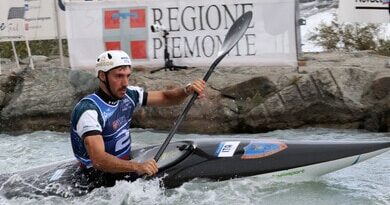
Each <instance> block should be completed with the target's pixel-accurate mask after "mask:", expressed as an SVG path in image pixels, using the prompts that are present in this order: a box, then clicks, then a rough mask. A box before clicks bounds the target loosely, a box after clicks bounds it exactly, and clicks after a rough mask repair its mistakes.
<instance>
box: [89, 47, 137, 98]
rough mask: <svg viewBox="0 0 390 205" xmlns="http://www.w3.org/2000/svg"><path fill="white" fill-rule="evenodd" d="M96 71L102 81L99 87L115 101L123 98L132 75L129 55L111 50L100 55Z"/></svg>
mask: <svg viewBox="0 0 390 205" xmlns="http://www.w3.org/2000/svg"><path fill="white" fill-rule="evenodd" d="M95 71H96V76H97V77H98V78H99V80H100V83H99V86H100V88H101V89H102V90H103V91H104V92H105V93H106V94H108V95H110V96H111V97H112V98H113V99H115V100H118V99H121V98H123V96H124V95H125V94H126V88H127V86H128V85H129V77H130V74H131V59H130V57H129V56H128V55H127V53H125V52H124V51H120V50H109V51H106V52H104V53H102V54H100V55H99V56H98V58H97V60H96V68H95Z"/></svg>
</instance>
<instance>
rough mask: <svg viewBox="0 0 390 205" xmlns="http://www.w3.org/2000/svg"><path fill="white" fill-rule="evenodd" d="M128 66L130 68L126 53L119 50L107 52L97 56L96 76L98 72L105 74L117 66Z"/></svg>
mask: <svg viewBox="0 0 390 205" xmlns="http://www.w3.org/2000/svg"><path fill="white" fill-rule="evenodd" d="M123 65H128V66H131V59H130V57H129V55H127V53H126V52H124V51H120V50H109V51H106V52H104V53H102V54H100V55H99V57H98V58H97V60H96V67H95V71H96V76H98V75H99V71H100V70H101V71H103V72H107V71H109V70H111V69H113V68H116V67H118V66H123Z"/></svg>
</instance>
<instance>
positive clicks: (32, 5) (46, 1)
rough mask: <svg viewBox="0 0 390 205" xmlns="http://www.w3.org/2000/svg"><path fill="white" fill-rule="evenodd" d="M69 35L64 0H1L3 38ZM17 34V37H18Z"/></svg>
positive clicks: (1, 30)
mask: <svg viewBox="0 0 390 205" xmlns="http://www.w3.org/2000/svg"><path fill="white" fill-rule="evenodd" d="M57 20H58V23H59V25H60V27H59V33H60V36H61V38H66V27H65V25H66V24H65V7H64V5H63V3H62V1H61V0H1V2H0V41H10V40H18V39H19V40H24V39H27V40H47V39H56V38H58V31H57V30H58V29H57ZM16 37H17V38H16Z"/></svg>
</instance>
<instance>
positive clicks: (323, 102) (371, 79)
mask: <svg viewBox="0 0 390 205" xmlns="http://www.w3.org/2000/svg"><path fill="white" fill-rule="evenodd" d="M302 59H303V61H301V62H300V64H301V66H300V67H299V69H297V68H288V67H223V68H222V67H221V68H218V69H217V70H216V72H215V73H213V75H212V76H211V78H210V79H209V81H208V88H207V89H206V97H205V98H204V99H201V100H198V101H197V102H196V103H195V105H194V106H193V107H192V109H191V111H190V112H189V115H188V116H187V118H186V120H185V121H184V122H183V124H182V126H181V127H180V129H179V130H180V131H181V132H195V133H250V132H267V131H270V130H276V129H289V128H302V127H329V128H350V129H366V130H370V131H384V132H386V131H389V130H390V68H389V65H388V62H389V61H390V57H385V56H380V55H376V54H375V53H374V52H370V51H363V52H328V53H305V54H304V56H303V58H302ZM35 65H36V69H35V70H31V69H30V68H28V67H27V65H24V67H25V68H23V65H22V69H21V70H17V69H15V68H12V67H10V68H8V69H4V65H3V72H2V74H1V75H0V110H1V115H0V124H1V125H0V131H1V132H14V131H21V132H31V131H34V130H53V131H67V130H68V129H69V119H70V112H71V110H72V108H73V106H74V105H75V104H76V103H77V102H78V100H79V99H80V98H81V97H82V96H84V95H86V94H88V93H90V92H93V91H94V90H96V88H97V80H96V78H95V77H94V76H93V74H92V73H91V72H86V71H72V70H69V69H63V68H59V60H58V59H57V58H47V59H45V60H43V61H41V62H39V61H37V62H36V63H35ZM207 69H208V68H191V69H187V70H179V71H160V72H157V73H154V74H150V72H149V71H150V70H151V69H150V68H145V67H135V68H134V72H133V75H132V77H131V79H130V84H131V85H138V86H142V87H144V88H145V89H146V90H155V89H161V88H172V87H179V86H184V85H186V84H187V83H188V82H191V81H192V80H194V79H196V78H202V77H203V74H204V73H205V72H206V71H207ZM181 110H182V106H173V107H169V108H161V109H160V108H150V107H144V108H141V109H139V110H138V111H137V112H136V114H135V116H134V118H133V124H132V126H133V127H140V128H153V129H157V130H169V129H170V128H171V127H172V124H173V122H174V120H175V119H176V117H177V116H178V115H179V114H180V113H181Z"/></svg>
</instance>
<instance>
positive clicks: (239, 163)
mask: <svg viewBox="0 0 390 205" xmlns="http://www.w3.org/2000/svg"><path fill="white" fill-rule="evenodd" d="M159 148H160V145H153V146H147V147H144V148H140V149H135V150H133V151H132V152H131V158H132V159H133V160H136V161H139V162H142V161H145V160H147V159H151V158H153V157H154V156H155V155H156V153H157V151H158V149H159ZM389 150H390V142H328V141H283V140H270V139H242V138H237V139H232V138H229V139H220V138H218V139H196V140H183V141H177V142H172V143H170V144H169V145H168V147H167V148H166V150H165V152H164V153H163V154H162V156H161V157H160V160H159V161H158V166H159V172H158V173H157V174H156V176H154V177H153V178H155V177H158V178H159V180H160V181H161V186H163V187H165V188H174V187H178V186H180V185H182V184H183V183H185V182H188V181H191V180H193V179H196V178H200V179H202V178H204V179H209V180H215V181H222V180H228V179H233V178H240V177H247V176H254V175H262V176H265V177H267V178H277V179H282V180H288V179H292V178H294V179H306V180H307V179H313V178H316V177H319V176H321V175H324V174H327V173H329V172H333V171H336V170H339V169H342V168H345V167H349V166H352V165H354V164H356V163H359V162H362V161H364V160H367V159H369V158H372V157H374V156H377V155H379V154H382V153H384V152H386V151H389ZM97 173H99V172H97ZM89 177H90V178H89ZM140 177H141V176H138V175H136V174H134V173H129V174H115V175H110V174H108V175H106V174H104V173H103V174H96V173H93V172H88V173H86V172H85V171H84V170H83V169H82V168H80V165H79V163H78V162H77V161H76V160H67V161H63V162H58V163H55V164H50V165H44V166H40V167H37V168H33V169H29V170H25V171H20V172H17V173H10V174H2V175H0V184H1V186H0V193H1V194H2V195H3V196H5V197H6V198H12V197H15V196H18V197H34V196H51V195H56V196H62V197H73V196H81V195H85V194H87V193H89V192H90V191H92V190H93V189H94V188H97V187H101V186H114V185H115V182H116V181H118V180H128V181H133V180H136V179H138V178H140ZM142 178H143V179H151V178H148V177H142ZM91 179H93V180H91Z"/></svg>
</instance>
